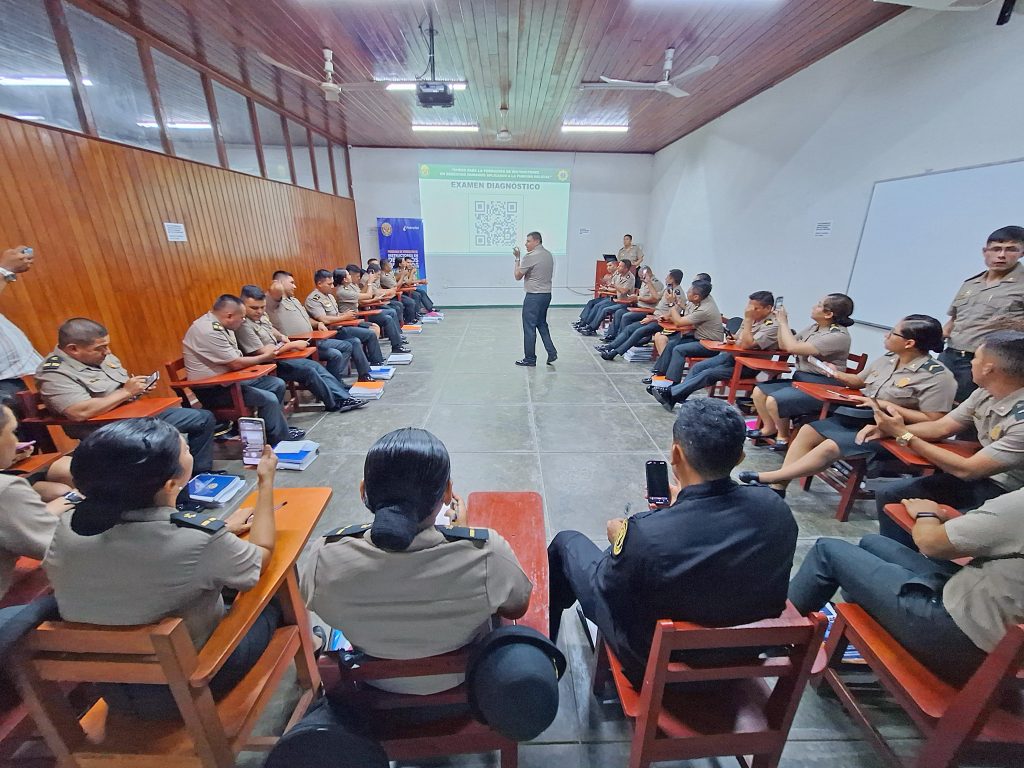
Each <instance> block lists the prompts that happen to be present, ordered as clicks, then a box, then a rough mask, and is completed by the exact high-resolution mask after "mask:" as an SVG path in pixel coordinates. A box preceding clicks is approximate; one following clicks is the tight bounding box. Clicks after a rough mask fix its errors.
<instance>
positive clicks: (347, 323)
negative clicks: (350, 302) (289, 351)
mask: <svg viewBox="0 0 1024 768" xmlns="http://www.w3.org/2000/svg"><path fill="white" fill-rule="evenodd" d="M357 314H358V313H357ZM359 323H360V320H358V319H353V320H335V321H334V322H333V323H324V325H326V326H327V327H328V328H351V327H354V326H357V325H359ZM314 333H331V332H330V331H314ZM323 338H327V339H333V338H334V334H333V333H331V335H330V336H325V337H323Z"/></svg>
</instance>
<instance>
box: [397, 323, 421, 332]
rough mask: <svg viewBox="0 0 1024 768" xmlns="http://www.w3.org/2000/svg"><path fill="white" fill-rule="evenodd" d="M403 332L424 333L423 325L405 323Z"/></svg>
mask: <svg viewBox="0 0 1024 768" xmlns="http://www.w3.org/2000/svg"><path fill="white" fill-rule="evenodd" d="M402 333H423V326H422V325H419V324H418V323H417V324H415V325H403V326H402Z"/></svg>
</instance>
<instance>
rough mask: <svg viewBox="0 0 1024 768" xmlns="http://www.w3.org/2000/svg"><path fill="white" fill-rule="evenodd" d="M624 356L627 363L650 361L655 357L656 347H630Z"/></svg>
mask: <svg viewBox="0 0 1024 768" xmlns="http://www.w3.org/2000/svg"><path fill="white" fill-rule="evenodd" d="M622 357H623V359H624V360H625V361H626V362H627V363H649V362H650V361H651V360H652V359H653V358H654V348H653V347H649V346H648V347H630V348H629V349H628V350H627V351H626V354H624V355H623V356H622Z"/></svg>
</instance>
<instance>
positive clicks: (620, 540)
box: [612, 520, 629, 555]
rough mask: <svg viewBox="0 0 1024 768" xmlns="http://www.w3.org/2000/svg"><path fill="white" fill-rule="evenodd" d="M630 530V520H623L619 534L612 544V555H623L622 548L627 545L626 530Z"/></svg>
mask: <svg viewBox="0 0 1024 768" xmlns="http://www.w3.org/2000/svg"><path fill="white" fill-rule="evenodd" d="M627 528H629V520H623V521H622V526H621V527H620V528H619V532H618V533H616V534H615V541H613V542H612V554H613V555H620V554H622V547H623V545H624V544H625V543H626V529H627Z"/></svg>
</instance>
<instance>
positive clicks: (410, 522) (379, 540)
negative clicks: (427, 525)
mask: <svg viewBox="0 0 1024 768" xmlns="http://www.w3.org/2000/svg"><path fill="white" fill-rule="evenodd" d="M418 527H419V526H418V524H417V521H416V515H414V514H412V513H410V512H406V511H404V510H403V509H402V508H401V507H399V506H398V505H395V504H392V505H389V506H386V507H381V508H380V509H377V510H374V511H373V526H372V527H371V528H370V538H371V539H373V543H374V544H376V545H377V546H378V547H380V548H381V549H387V550H391V551H392V552H404V551H405V550H406V549H408V548H409V545H410V544H412V540H413V539H414V538H416V532H417V529H418Z"/></svg>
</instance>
